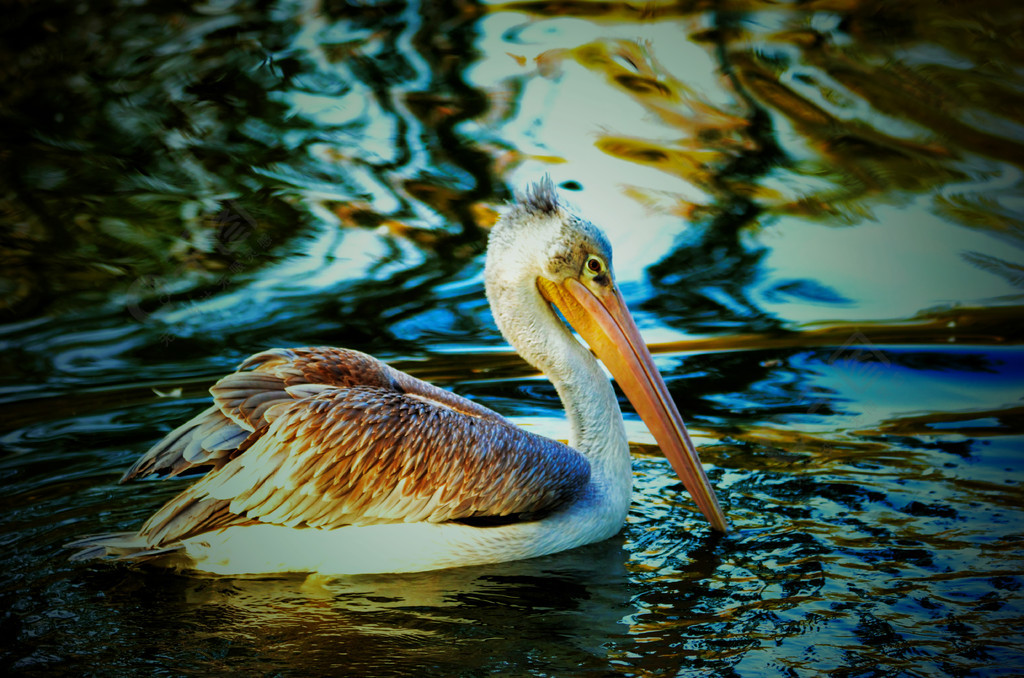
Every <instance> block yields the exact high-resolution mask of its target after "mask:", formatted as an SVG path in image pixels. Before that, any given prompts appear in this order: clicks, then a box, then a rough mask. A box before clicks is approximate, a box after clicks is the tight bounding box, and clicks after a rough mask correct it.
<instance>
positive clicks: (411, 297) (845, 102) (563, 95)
mask: <svg viewBox="0 0 1024 678" xmlns="http://www.w3.org/2000/svg"><path fill="white" fill-rule="evenodd" d="M4 12H5V24H4V27H3V28H0V32H2V34H3V40H0V78H2V81H0V82H2V86H0V119H2V121H3V130H4V136H5V143H4V144H3V150H2V151H0V153H2V158H3V172H2V173H0V189H2V190H0V223H2V231H0V233H2V238H0V259H2V260H3V262H4V265H3V278H2V279H0V323H2V325H0V346H2V351H0V363H2V370H0V374H2V377H0V379H2V381H0V402H2V409H3V412H4V416H3V423H2V425H0V426H2V427H0V481H2V483H3V492H2V498H0V505H2V510H0V543H2V545H3V547H4V548H3V550H2V553H0V560H2V565H0V572H2V573H3V574H2V575H0V582H2V585H0V600H2V605H0V610H2V611H3V612H2V617H0V628H2V633H0V638H2V639H3V640H2V644H0V667H2V668H3V670H4V673H5V674H18V675H47V676H49V675H55V674H75V675H79V674H86V675H125V674H128V675H131V674H142V675H194V674H228V673H230V674H239V675H373V676H392V675H394V676H397V675H416V676H482V675H509V676H565V675H584V674H586V675H602V676H604V675H624V676H662V675H676V676H704V675H714V676H744V677H746V676H778V675H784V676H817V675H828V676H837V677H847V676H849V677H854V676H857V677H860V676H865V677H866V676H894V677H895V676H899V677H903V676H1020V675H1024V633H1022V632H1021V630H1020V629H1021V628H1022V627H1024V491H1022V483H1024V401H1022V396H1024V256H1022V254H1024V174H1022V170H1024V116H1022V113H1021V112H1022V111H1024V50H1022V49H1021V39H1020V26H1021V25H1024V10H1021V9H1020V8H1019V7H1018V6H1017V5H1016V4H1015V3H1010V2H1006V1H990V0H980V1H979V2H973V3H928V2H903V3H880V2H872V1H869V0H861V1H858V0H850V1H847V2H840V1H838V0H836V1H834V2H830V1H820V2H803V3H796V2H793V3H790V2H783V3H774V2H760V1H754V0H750V1H747V2H742V1H737V2H731V1H726V0H720V1H718V2H679V3H667V2H666V3H662V2H652V3H645V4H628V3H621V4H620V3H615V2H574V1H566V2H512V3H475V2H458V3H436V4H435V3H429V2H423V3H417V2H402V1H400V0H395V1H381V2H375V1H368V2H353V3H348V2H341V1H338V2H334V1H331V2H322V3H303V2H299V1H293V2H287V1H285V0H281V1H278V2H261V1H257V0H253V1H251V2H245V1H240V2H234V1H232V0H209V1H208V2H205V3H166V2H148V3H143V2H127V1H124V0H101V1H100V2H94V3H77V2H70V1H66V0H54V1H53V2H48V3H22V4H19V5H15V6H12V7H10V8H7V9H5V10H4ZM544 174H549V175H550V176H551V177H552V179H553V180H554V182H555V183H556V184H557V185H558V186H559V187H560V192H561V195H562V196H563V197H564V198H565V199H566V201H568V202H569V203H571V204H574V205H576V206H577V207H578V208H579V210H580V211H581V212H582V213H584V214H585V215H587V216H588V217H589V218H591V219H592V220H593V221H595V222H596V223H598V224H600V225H601V226H602V227H604V228H605V230H606V232H607V233H608V236H609V239H610V241H611V243H612V246H613V247H614V251H615V261H614V266H615V272H616V276H617V279H618V281H619V284H620V286H621V289H622V292H623V295H624V297H625V299H626V301H627V302H628V304H629V306H630V309H631V310H632V312H633V314H634V317H635V318H636V320H637V324H638V326H639V327H640V329H641V331H642V332H643V334H644V337H645V339H646V341H647V342H648V344H649V346H650V348H651V351H652V353H653V354H654V356H655V361H656V362H657V364H658V367H659V369H661V371H662V373H663V374H664V376H665V379H666V382H667V384H668V386H669V389H670V391H671V392H672V395H673V397H674V398H675V400H676V402H677V404H678V407H679V410H680V411H681V412H682V414H683V416H684V418H685V419H686V421H687V423H688V425H689V427H690V431H691V434H692V435H693V437H694V440H695V442H696V444H697V446H698V449H699V450H700V454H701V458H702V460H703V462H704V464H705V468H706V469H707V472H708V475H709V477H710V479H711V481H712V483H713V484H714V485H715V487H716V490H717V492H718V496H719V499H720V501H721V502H722V506H723V509H724V510H725V512H726V514H727V515H728V517H729V520H730V521H731V525H732V531H731V532H730V533H729V534H728V535H725V536H721V535H716V534H714V533H712V532H711V530H710V529H709V528H708V526H707V524H706V522H704V520H703V519H702V518H701V517H700V515H699V513H698V512H697V511H696V508H695V506H694V505H693V503H692V502H691V500H690V498H689V496H688V495H687V493H686V491H685V489H684V488H683V487H682V484H681V483H680V482H679V481H678V479H677V478H676V476H675V474H674V473H673V471H672V469H671V467H670V466H669V464H668V462H667V461H666V460H665V458H664V457H663V456H662V455H661V453H660V451H659V450H658V448H657V446H656V445H655V444H654V440H653V438H652V436H651V435H650V433H649V432H648V431H647V429H646V428H645V427H644V425H643V423H642V422H641V421H640V420H639V418H638V417H637V416H636V415H635V413H634V412H633V410H632V407H631V406H630V405H629V404H628V402H627V401H626V400H625V399H624V398H621V403H622V405H623V410H624V414H625V417H626V427H627V432H628V434H629V437H630V441H631V445H632V450H633V456H634V464H633V466H634V474H635V489H634V497H633V506H632V510H631V512H630V515H629V519H628V521H627V524H626V526H625V528H624V529H623V531H622V532H621V533H620V534H619V535H618V536H617V537H615V538H613V539H611V540H608V541H605V542H600V543H597V544H592V545H590V546H586V547H583V548H580V549H576V550H572V551H568V552H564V553H560V554H555V555H552V556H547V557H543V558H537V559H533V560H528V561H520V562H511V563H504V564H497V565H489V566H482V567H469V568H457V569H450V570H443V571H436V572H427V573H420V574H405V575H375V576H358V577H347V578H334V579H328V578H306V577H304V576H301V575H294V576H292V575H289V576H279V577H266V578H244V577H236V578H226V577H223V578H222V577H211V576H200V575H197V574H194V573H187V572H182V573H174V572H167V571H163V570H159V569H155V568H146V567H138V566H131V565H128V564H125V563H108V562H99V563H86V564H83V563H70V562H68V560H67V556H68V552H67V551H66V550H65V549H64V548H63V545H64V544H65V543H67V542H68V541H70V540H72V539H74V538H75V537H78V536H81V535H85V534H90V533H97V532H104V531H114V530H132V529H136V528H137V527H138V526H140V525H141V523H142V522H143V521H144V520H145V519H146V518H147V517H148V516H149V515H150V514H151V513H152V512H153V511H154V510H155V509H156V508H158V507H159V506H160V505H161V504H162V503H163V502H165V501H167V500H168V499H170V498H171V497H172V496H174V495H175V494H177V493H178V492H179V491H180V490H181V488H182V487H184V486H185V485H186V484H187V483H188V482H190V481H189V479H178V480H172V481H142V482H136V483H132V484H128V485H118V483H117V480H118V478H119V477H120V475H121V473H123V472H124V470H126V469H127V468H128V467H129V466H130V465H131V463H132V462H133V461H134V460H135V459H136V458H137V457H138V456H139V455H141V454H142V453H143V452H145V451H146V449H147V448H148V447H149V446H150V445H151V444H153V443H154V442H156V441H157V440H158V439H159V438H161V437H162V436H163V435H164V434H165V433H167V432H168V431H170V430H171V429H173V428H174V427H175V426H177V425H178V424H180V423H181V422H183V421H184V420H185V419H187V418H188V417H190V416H192V415H193V414H195V413H197V412H199V411H201V410H202V409H203V408H205V407H206V404H205V403H206V402H207V401H208V398H209V395H208V393H207V389H208V388H209V386H210V385H211V384H212V383H213V382H214V381H215V380H216V379H217V378H218V377H219V376H221V375H223V374H225V373H226V372H228V371H230V370H232V369H233V368H234V366H236V365H237V364H238V363H239V362H241V360H243V359H244V358H245V357H246V356H248V355H250V354H252V353H256V352H258V351H261V350H263V349H266V348H269V347H274V346H304V345H334V346H344V347H348V348H354V349H358V350H362V351H366V352H368V353H371V354H373V355H375V356H377V357H379V358H381V359H383V360H386V361H388V362H389V363H391V364H393V365H394V366H396V367H398V368H400V369H404V370H406V371H408V372H409V373H411V374H413V375H415V376H418V377H420V378H423V379H427V380H429V381H431V382H433V383H435V384H437V385H439V386H443V387H445V388H448V389H451V390H454V391H455V392H457V393H459V394H461V395H464V396H466V397H468V398H471V399H473V400H475V401H477V402H479V403H482V404H484V405H486V406H488V407H491V408H492V409H495V410H497V411H498V412H500V413H502V414H504V415H506V416H508V417H510V418H511V419H512V420H513V421H515V422H516V423H517V424H520V425H522V426H524V427H526V428H528V429H529V430H532V431H535V432H538V433H541V434H544V435H548V436H550V437H554V438H558V439H563V440H564V439H565V438H566V437H567V433H568V431H567V427H566V425H565V420H564V416H563V413H562V409H561V405H560V403H559V401H558V398H557V396H556V394H555V392H554V389H553V387H552V386H551V385H550V383H549V382H548V381H547V380H546V379H545V378H544V377H543V376H542V375H539V374H537V373H536V372H535V371H534V370H533V369H532V368H530V367H529V366H528V365H527V364H526V363H524V362H523V361H522V360H521V359H519V358H518V357H517V356H516V355H515V354H514V353H513V352H512V351H511V349H510V348H509V347H508V345H507V344H506V343H505V342H504V340H503V339H502V338H501V335H500V334H499V332H498V330H497V328H496V326H495V324H494V321H493V320H492V318H491V315H490V312H489V309H488V307H487V302H486V299H485V298H484V293H483V254H484V249H485V247H486V241H487V233H488V230H489V228H490V227H491V225H493V223H494V222H495V220H496V218H497V215H498V214H499V213H500V211H501V210H502V209H503V206H504V205H505V204H506V203H507V202H508V201H510V200H511V199H512V198H513V196H514V195H515V194H516V192H518V191H522V189H523V188H524V187H525V186H526V185H527V184H529V183H531V182H533V181H536V180H537V179H539V178H540V177H542V176H543V175H544Z"/></svg>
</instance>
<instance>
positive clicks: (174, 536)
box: [70, 177, 727, 575]
mask: <svg viewBox="0 0 1024 678" xmlns="http://www.w3.org/2000/svg"><path fill="white" fill-rule="evenodd" d="M485 287H486V294H487V299H488V301H489V302H490V305H491V310H492V312H493V314H494V317H495V320H496V322H497V325H498V327H499V329H500V330H501V333H502V334H503V335H504V337H505V339H506V340H507V341H508V342H509V343H510V344H511V345H512V346H513V347H514V348H515V349H516V350H517V351H518V352H519V354H520V355H521V356H522V357H523V358H524V359H525V360H526V361H527V362H529V363H530V364H531V365H533V366H534V367H535V368H537V369H538V370H540V371H541V372H543V373H544V374H545V375H546V376H547V377H548V378H549V379H550V380H551V382H552V383H553V384H554V386H555V389H556V390H557V392H558V395H559V396H560V397H561V400H562V403H563V404H564V407H565V411H566V416H567V418H568V423H569V427H570V435H569V444H568V445H565V444H563V443H560V442H557V441H554V440H549V439H547V438H544V437H542V436H539V435H536V434H534V433H531V432H528V431H524V430H522V429H520V428H518V427H516V426H515V425H514V424H512V423H511V422H510V421H509V420H508V419H506V418H504V417H503V416H501V415H500V414H498V413H496V412H494V411H492V410H490V409H488V408H486V407H483V406H481V405H479V404H477V403H475V402H473V401H471V400H468V399H466V398H463V397H461V396H458V395H455V394H453V393H449V392H447V391H444V390H442V389H440V388H437V387H436V386H433V385H431V384H428V383H426V382H424V381H421V380H419V379H416V378H414V377H411V376H409V375H407V374H405V373H403V372H400V371H398V370H396V369H394V368H392V367H390V366H388V365H386V364H384V363H383V362H381V361H379V360H377V359H375V358H372V357H370V356H369V355H366V354H364V353H360V352H358V351H353V350H346V349H341V348H327V347H319V348H291V349H272V350H267V351H263V352H262V353H258V354H256V355H254V356H252V357H250V358H248V359H247V360H245V361H244V362H243V363H242V364H241V365H240V366H239V367H238V369H237V371H235V372H233V373H231V374H229V375H227V376H226V377H224V378H222V379H220V381H218V382H217V383H216V384H215V385H214V386H213V387H211V389H210V393H211V394H212V396H213V406H212V407H210V408H209V409H207V410H205V411H203V412H201V413H200V414H198V415H197V416H196V417H194V418H193V419H192V420H190V421H188V422H187V423H185V424H184V425H182V426H180V427H179V428H177V429H175V430H174V431H172V432H171V433H169V434H168V435H167V436H166V437H165V438H164V439H163V440H162V441H161V442H159V443H157V444H156V445H155V446H154V447H153V448H152V449H150V450H149V451H148V452H147V453H146V454H145V455H143V456H142V458H140V459H139V460H138V461H137V462H136V463H135V465H134V466H132V468H131V469H129V470H128V471H127V472H126V473H125V475H124V477H123V478H122V479H121V481H122V482H125V481H128V480H132V479H136V478H141V477H145V476H149V475H152V474H158V475H163V476H175V475H178V474H179V473H182V472H184V471H190V470H192V469H194V468H196V467H200V466H210V467H212V470H209V471H208V472H207V473H206V475H205V476H203V477H202V478H201V479H199V480H198V481H196V482H195V483H194V484H192V485H191V486H189V487H188V488H186V489H185V490H184V491H182V492H181V493H180V494H179V495H177V496H176V497H174V498H173V499H171V500H170V501H169V502H168V503H167V504H165V505H164V506H163V507H162V508H160V509H159V510H157V511H156V513H155V514H153V516H152V517H150V518H149V519H148V520H147V521H146V522H145V523H144V524H143V526H142V528H141V529H140V530H139V531H138V532H137V533H115V534H105V535H96V536H92V537H86V538H84V539H80V540H78V541H76V542H73V543H72V544H71V545H70V546H72V547H75V548H78V549H80V550H79V551H78V552H77V553H76V554H75V555H73V556H72V558H73V559H78V560H84V559H90V558H103V557H105V558H114V559H124V560H133V561H152V562H154V563H158V564H166V565H170V566H173V567H177V568H186V569H192V570H198V571H203V572H209V573H215V574H224V575H239V574H271V573H281V572H305V573H320V574H327V575H346V574H361V573H391V572H416V571H424V570H435V569H442V568H449V567H459V566H466V565H480V564H485V563H497V562H503V561H510V560H519V559H524V558H532V557H536V556H542V555H546V554H550V553H555V552H558V551H562V550H565V549H571V548H575V547H577V546H582V545H583V544H588V543H591V542H596V541H600V540H603V539H607V538H609V537H611V536H613V535H614V534H615V533H617V532H618V531H619V530H620V529H621V528H622V525H623V523H624V521H625V518H626V512H627V510H628V508H629V503H630V494H631V491H632V480H633V476H632V469H631V463H630V461H631V460H630V453H629V444H628V441H627V438H626V431H625V427H624V424H623V419H622V414H621V412H620V410H619V405H618V401H617V399H616V396H615V391H614V390H613V388H612V385H611V382H610V380H609V379H608V378H607V376H606V375H605V373H604V372H603V371H602V369H601V366H600V364H599V363H598V361H597V359H595V357H594V355H593V354H596V355H597V357H598V358H600V360H601V361H602V362H603V363H604V364H605V366H606V367H607V368H608V371H609V372H611V374H612V376H613V377H614V378H615V380H616V381H617V382H618V383H619V385H620V386H621V388H622V390H623V392H624V393H625V394H626V397H627V398H628V399H629V401H630V402H631V403H632V404H633V406H634V407H635V408H636V410H637V412H638V413H639V414H640V416H641V418H642V419H643V420H644V422H645V423H646V425H647V427H648V428H649V430H650V431H651V433H652V435H653V436H654V438H655V440H656V441H657V442H658V444H659V445H660V447H661V449H662V451H663V452H664V454H665V456H666V457H667V458H668V460H669V461H670V463H671V464H672V467H673V468H674V469H675V471H676V472H677V473H678V475H679V476H680V478H681V479H682V481H683V483H684V485H685V487H686V488H687V490H688V491H689V493H690V495H691V496H692V497H693V499H694V501H695V503H696V505H697V507H698V508H699V509H700V511H701V512H702V513H703V515H704V516H705V518H707V520H708V521H709V522H710V523H711V526H712V527H713V528H714V529H716V530H718V531H721V532H725V531H726V529H727V524H726V519H725V516H724V514H723V513H722V509H721V508H720V507H719V504H718V500H717V498H716V496H715V492H714V490H713V488H712V486H711V484H710V482H709V481H708V478H707V476H706V475H705V473H704V470H703V468H702V467H701V463H700V459H699V458H698V456H697V452H696V450H695V448H694V446H693V443H692V442H691V440H690V437H689V434H688V433H687V430H686V426H685V425H684V423H683V420H682V418H681V416H680V415H679V412H678V410H677V409H676V406H675V403H674V402H673V400H672V397H671V395H670V394H669V391H668V388H667V387H666V386H665V382H664V381H663V380H662V378H661V375H660V374H659V373H658V370H657V368H656V367H655V365H654V361H653V359H652V358H651V354H650V352H649V351H648V349H647V347H646V346H645V344H644V341H643V339H642V338H641V335H640V331H639V330H638V329H637V327H636V324H635V323H634V322H633V319H632V317H631V316H630V314H629V311H628V310H627V308H626V304H625V302H624V301H623V299H622V295H621V294H620V292H619V290H618V287H617V286H616V284H615V281H614V276H613V274H612V252H611V247H610V245H609V243H608V240H607V238H606V237H605V235H604V233H603V232H602V231H601V230H600V229H598V228H597V227H596V226H594V225H593V224H592V223H591V222H589V221H587V220H586V219H584V218H582V217H580V216H578V215H577V214H575V213H574V212H573V211H571V210H570V209H569V208H568V207H566V206H564V205H563V204H561V203H560V201H559V199H558V197H557V195H556V192H555V187H554V184H553V183H552V181H551V179H550V177H545V178H544V179H542V180H541V181H539V182H537V183H536V184H534V185H532V186H530V187H529V188H528V189H527V190H526V192H525V193H524V194H523V195H521V196H519V197H518V198H517V199H516V201H515V202H514V203H513V204H512V205H511V206H510V208H509V209H508V210H507V211H506V212H505V213H504V214H503V215H502V217H501V218H500V219H499V220H498V223H497V224H495V226H494V227H493V229H492V230H491V233H490V238H489V242H488V247H487V260H486V266H485ZM559 313H560V314H561V316H559ZM563 319H564V321H563ZM567 324H568V326H571V327H572V328H573V329H575V330H576V332H577V333H578V334H579V335H580V337H582V338H583V340H584V341H586V343H587V344H588V345H589V347H590V349H591V350H592V351H593V354H592V353H591V352H590V351H588V350H587V348H586V347H584V346H583V344H581V343H580V342H579V341H578V340H577V339H576V338H575V337H574V336H573V334H572V331H571V330H570V329H569V327H568V326H567Z"/></svg>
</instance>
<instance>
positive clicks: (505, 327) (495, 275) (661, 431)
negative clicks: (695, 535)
mask: <svg viewBox="0 0 1024 678" xmlns="http://www.w3.org/2000/svg"><path fill="white" fill-rule="evenodd" d="M485 281H486V288H487V297H488V299H489V301H490V303H491V308H492V310H493V312H494V315H495V320H496V322H497V323H498V327H499V328H500V329H501V331H502V334H503V335H504V336H505V338H506V339H507V340H508V341H509V343H511V344H512V345H513V346H515V347H516V348H517V349H518V350H519V352H520V354H521V355H522V356H523V357H524V358H525V359H526V360H527V361H528V362H530V363H531V364H532V365H534V366H535V367H537V368H538V369H540V370H541V371H543V372H545V373H546V374H548V375H549V376H551V375H553V374H557V373H558V371H559V369H560V366H559V365H558V364H557V362H558V357H557V356H558V355H559V353H558V351H555V350H553V347H554V346H555V345H556V344H558V345H570V344H565V340H566V338H568V339H569V340H571V344H576V342H575V340H574V339H573V338H572V336H571V334H570V332H569V330H568V329H567V328H566V326H565V324H564V323H563V322H562V321H561V320H560V319H559V318H558V314H557V313H556V310H555V309H557V311H558V312H559V313H561V315H562V317H563V318H564V319H565V321H566V322H567V323H568V324H569V325H570V326H571V327H572V328H573V329H574V330H575V331H576V332H577V333H578V334H579V335H580V336H581V337H582V338H583V340H584V341H586V343H587V345H588V346H589V347H590V349H591V350H592V351H593V353H594V354H595V355H596V356H597V357H598V358H599V359H600V360H601V362H603V363H604V364H605V366H606V367H607V368H608V371H609V372H611V374H612V376H613V377H614V378H615V381H616V382H618V384H619V386H620V387H621V388H622V390H623V392H624V393H625V394H626V397H627V398H629V401H630V402H631V403H632V404H633V407H635V408H636V411H637V413H638V414H639V415H640V417H641V418H642V419H643V421H644V423H645V424H646V425H647V427H648V429H649V430H650V431H651V434H652V435H653V436H654V438H655V440H656V441H657V442H658V444H659V445H660V446H661V449H662V452H663V453H664V454H665V456H666V457H667V458H668V460H669V462H670V463H671V464H672V467H673V468H674V469H675V471H676V473H677V474H678V475H679V477H680V479H681V480H682V481H683V484H684V485H685V486H686V489H687V490H688V491H689V492H690V495H691V496H692V497H693V499H694V501H695V502H696V504H697V507H698V508H699V509H700V511H701V513H703V514H704V516H705V517H706V518H707V519H708V521H709V522H710V523H711V525H712V527H714V528H715V529H716V530H719V531H721V532H725V531H726V530H727V526H726V519H725V515H724V514H723V513H722V509H721V508H720V507H719V504H718V499H717V497H716V496H715V492H714V489H713V488H712V487H711V483H710V481H709V480H708V478H707V475H706V474H705V473H704V469H703V468H702V466H701V464H700V459H699V457H698V456H697V451H696V449H695V448H694V445H693V442H692V441H691V440H690V436H689V433H688V432H687V430H686V426H685V424H684V423H683V419H682V417H681V416H680V414H679V411H678V409H677V408H676V406H675V402H674V401H673V400H672V397H671V395H670V394H669V391H668V387H666V385H665V382H664V380H663V379H662V377H661V374H660V373H659V372H658V369H657V368H656V367H655V365H654V360H653V358H652V357H651V354H650V351H648V349H647V346H646V345H645V343H644V341H643V338H642V337H641V335H640V331H639V330H638V329H637V327H636V323H635V322H634V321H633V318H632V316H631V315H630V313H629V310H628V309H627V308H626V303H625V301H623V299H622V295H621V293H620V292H619V289H618V286H617V285H616V284H615V276H614V273H613V269H612V251H611V245H610V244H609V243H608V239H607V238H606V237H605V235H604V233H603V232H602V231H601V229H599V228H598V227H597V226H595V225H594V224H592V223H590V222H589V221H587V220H586V219H583V218H581V217H580V216H578V215H576V214H573V213H572V212H570V211H569V210H567V209H566V208H565V207H564V206H562V205H561V204H560V203H559V201H558V198H557V195H556V193H555V187H554V184H553V183H552V181H551V179H550V177H545V178H544V179H543V180H541V181H540V182H538V183H537V184H535V185H534V186H532V187H531V188H530V189H528V190H527V192H526V194H525V195H523V196H522V197H521V198H520V199H519V200H518V201H517V202H516V204H515V205H514V206H513V207H512V208H511V209H510V210H509V211H508V212H507V213H506V214H505V215H504V216H503V217H502V219H501V220H499V222H498V223H497V224H496V225H495V226H494V228H493V229H492V231H491V235H490V241H489V243H488V249H487V263H486V269H485ZM565 378H567V379H571V378H572V377H571V376H570V375H565ZM614 414H615V415H618V416H620V415H619V413H618V412H617V411H616V412H615V413H614Z"/></svg>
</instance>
